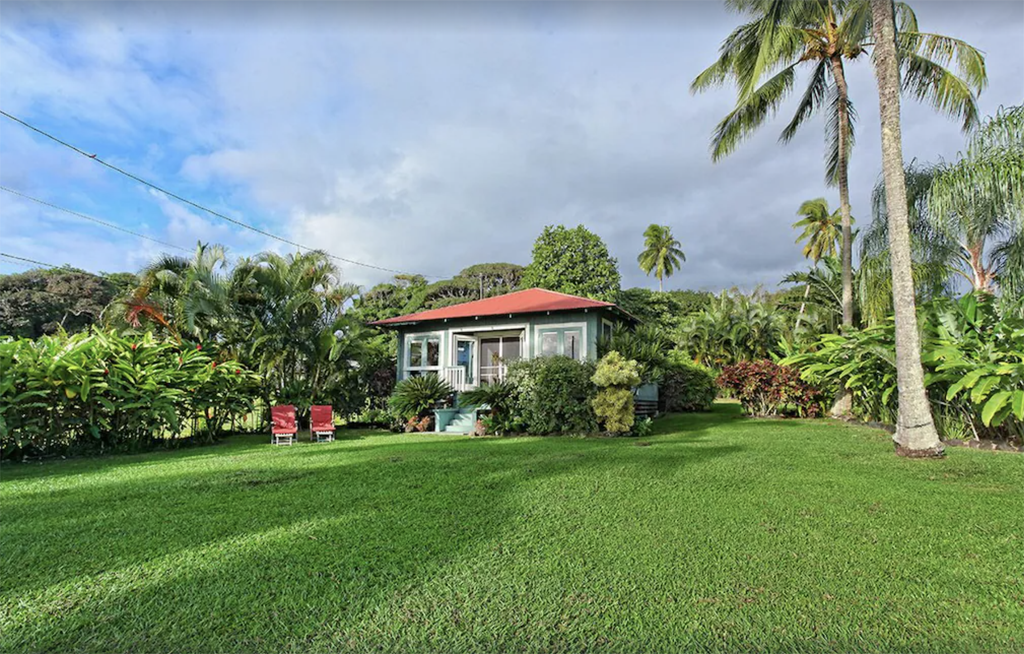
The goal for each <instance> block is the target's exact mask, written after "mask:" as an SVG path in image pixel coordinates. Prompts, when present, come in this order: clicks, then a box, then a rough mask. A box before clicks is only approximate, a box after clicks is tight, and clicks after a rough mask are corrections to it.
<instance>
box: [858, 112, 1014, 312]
mask: <svg viewBox="0 0 1024 654" xmlns="http://www.w3.org/2000/svg"><path fill="white" fill-rule="evenodd" d="M904 176H905V178H906V186H907V209H908V211H909V215H910V243H911V253H912V258H913V268H914V282H915V288H916V295H917V299H918V300H919V301H926V300H928V299H931V298H932V297H935V296H937V295H943V294H948V293H950V292H953V291H954V290H955V281H956V279H957V278H958V277H959V278H962V279H963V280H964V281H966V282H967V284H968V285H969V286H970V288H971V290H972V291H975V292H981V293H990V294H991V293H994V292H996V290H997V289H998V290H1000V291H1001V292H1002V295H1003V297H1005V298H1010V299H1014V298H1019V297H1021V295H1022V294H1024V211H1022V207H1021V204H1022V203H1024V188H1022V187H1024V107H1011V108H1009V109H1004V110H1000V111H999V112H998V113H997V114H996V116H994V117H992V118H990V119H988V120H986V121H985V123H984V124H983V125H982V126H981V127H980V128H979V129H978V130H976V131H975V132H974V133H973V134H972V135H971V137H970V139H969V141H968V146H967V148H966V151H965V152H964V153H962V154H961V155H960V156H959V157H958V159H957V161H955V162H954V163H951V164H945V163H943V164H939V165H930V164H918V163H911V164H910V165H908V166H906V168H905V171H904ZM872 214H873V218H872V222H871V225H870V227H869V228H868V230H867V232H866V234H865V238H864V240H863V241H862V243H861V260H862V261H863V262H864V265H863V269H864V270H865V271H866V272H867V275H866V276H865V279H864V280H863V284H862V285H863V287H864V293H865V298H864V299H865V300H867V302H865V304H864V306H865V307H866V308H867V309H868V314H869V317H870V318H871V319H872V320H873V321H875V322H877V321H878V320H879V319H881V318H884V317H885V316H887V315H889V314H890V313H891V311H892V304H891V301H892V294H891V287H890V284H889V283H888V280H887V278H888V277H890V276H891V271H890V270H889V266H888V260H889V253H888V250H889V242H888V240H889V230H888V208H887V202H886V196H885V185H884V182H883V181H879V183H878V184H877V185H876V186H875V191H874V196H873V206H872ZM990 246H993V247H991V252H989V247H990ZM986 253H988V255H987V256H986ZM887 293H888V295H886V294H887Z"/></svg>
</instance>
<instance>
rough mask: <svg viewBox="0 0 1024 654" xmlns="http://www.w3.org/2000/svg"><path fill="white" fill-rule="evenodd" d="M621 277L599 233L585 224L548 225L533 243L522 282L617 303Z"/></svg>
mask: <svg viewBox="0 0 1024 654" xmlns="http://www.w3.org/2000/svg"><path fill="white" fill-rule="evenodd" d="M620 280H621V278H620V276H619V267H618V261H616V259H615V258H614V257H613V256H611V255H610V254H609V253H608V246H607V245H605V243H604V241H602V240H601V237H600V236H598V235H597V234H595V233H593V232H591V231H590V230H588V229H587V228H586V227H584V226H583V225H579V226H577V227H574V228H573V229H567V228H566V227H565V226H563V225H549V226H547V227H545V228H544V231H543V232H542V233H541V235H540V236H539V237H537V241H536V242H535V243H534V244H533V261H532V262H530V265H529V266H527V267H526V270H525V271H524V273H523V280H522V283H521V285H522V287H523V288H534V287H537V288H546V289H548V290H552V291H558V292H560V293H569V294H571V295H582V296H584V297H589V298H593V299H595V300H604V301H606V302H614V301H615V296H616V295H617V294H618V292H619V284H620Z"/></svg>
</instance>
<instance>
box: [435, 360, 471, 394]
mask: <svg viewBox="0 0 1024 654" xmlns="http://www.w3.org/2000/svg"><path fill="white" fill-rule="evenodd" d="M441 379H443V380H445V381H446V382H448V385H449V386H451V387H452V390H454V391H457V392H460V393H461V392H462V391H465V390H469V384H467V383H466V369H465V368H463V367H462V366H450V367H448V368H445V369H444V370H442V371H441Z"/></svg>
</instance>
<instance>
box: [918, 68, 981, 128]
mask: <svg viewBox="0 0 1024 654" xmlns="http://www.w3.org/2000/svg"><path fill="white" fill-rule="evenodd" d="M900 64H901V66H900V67H901V69H902V71H901V72H902V79H903V91H904V92H905V93H909V94H910V95H912V96H913V97H914V98H916V99H917V100H918V101H920V102H927V103H929V104H931V105H932V107H934V108H935V110H936V111H939V112H940V113H944V114H946V115H947V116H949V117H950V118H956V119H958V120H960V122H961V128H962V129H963V130H964V131H968V130H970V129H971V128H972V127H974V126H975V125H977V124H978V104H977V99H976V98H975V94H974V91H973V90H972V88H971V86H970V84H968V82H966V81H964V80H963V79H961V78H959V77H957V76H956V75H955V74H953V72H952V71H950V70H949V69H947V68H944V67H943V66H941V65H940V64H938V63H936V62H934V61H932V60H930V59H928V58H927V57H923V56H921V55H919V54H917V53H914V52H909V53H904V54H903V56H902V57H901V61H900Z"/></svg>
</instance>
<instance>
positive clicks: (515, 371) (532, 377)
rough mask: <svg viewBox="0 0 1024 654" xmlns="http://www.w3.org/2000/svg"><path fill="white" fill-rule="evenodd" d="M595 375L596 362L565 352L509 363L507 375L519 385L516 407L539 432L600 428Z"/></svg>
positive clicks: (522, 418) (524, 420) (528, 427)
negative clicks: (579, 358)
mask: <svg viewBox="0 0 1024 654" xmlns="http://www.w3.org/2000/svg"><path fill="white" fill-rule="evenodd" d="M593 375H594V364H593V363H590V362H580V361H576V360H575V359H570V358H569V357H563V356H553V357H542V358H538V359H530V360H524V361H516V362H514V363H512V364H511V365H509V368H508V376H507V379H508V380H509V382H510V383H512V384H513V385H514V386H515V387H516V403H515V411H516V413H517V414H518V418H519V420H520V421H521V424H522V428H523V430H524V431H525V432H526V433H528V434H533V435H538V436H542V435H547V434H587V433H592V432H596V431H597V416H596V415H595V414H594V409H593V407H592V406H591V400H593V398H594V395H595V393H596V391H597V388H596V387H595V386H594V384H593V383H592V382H591V381H590V378H591V377H592V376H593Z"/></svg>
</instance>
